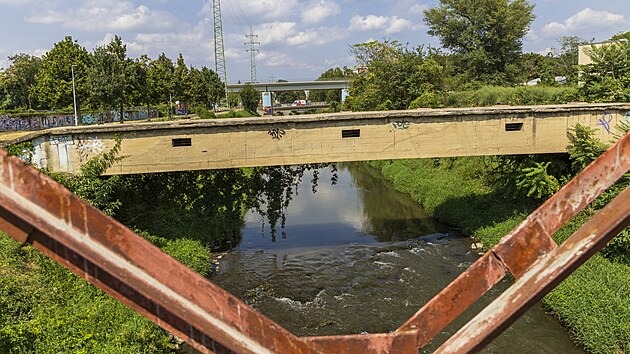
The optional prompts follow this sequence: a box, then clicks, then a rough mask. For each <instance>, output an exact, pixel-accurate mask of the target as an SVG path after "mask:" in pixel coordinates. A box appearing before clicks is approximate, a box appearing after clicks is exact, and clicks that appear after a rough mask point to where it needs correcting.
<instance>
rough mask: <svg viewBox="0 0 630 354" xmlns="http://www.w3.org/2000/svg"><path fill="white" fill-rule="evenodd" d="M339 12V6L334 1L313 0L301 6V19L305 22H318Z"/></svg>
mask: <svg viewBox="0 0 630 354" xmlns="http://www.w3.org/2000/svg"><path fill="white" fill-rule="evenodd" d="M339 13H341V8H340V7H339V5H337V4H336V3H335V2H334V1H330V0H313V1H311V2H310V3H308V4H306V5H305V6H304V7H303V9H302V21H303V22H304V23H306V24H313V23H319V22H321V21H323V20H325V19H326V18H328V17H331V16H335V15H338V14H339Z"/></svg>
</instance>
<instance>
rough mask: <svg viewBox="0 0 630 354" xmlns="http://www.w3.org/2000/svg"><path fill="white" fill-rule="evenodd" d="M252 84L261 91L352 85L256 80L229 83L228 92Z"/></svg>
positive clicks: (346, 82)
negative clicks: (246, 82) (248, 82)
mask: <svg viewBox="0 0 630 354" xmlns="http://www.w3.org/2000/svg"><path fill="white" fill-rule="evenodd" d="M247 85H251V86H252V87H254V88H255V89H256V91H260V92H270V91H271V92H278V91H302V90H343V89H348V88H349V87H350V82H349V81H346V80H330V81H324V80H321V81H295V82H255V83H250V84H228V85H227V90H228V92H240V91H241V90H242V89H243V88H244V87H245V86H247Z"/></svg>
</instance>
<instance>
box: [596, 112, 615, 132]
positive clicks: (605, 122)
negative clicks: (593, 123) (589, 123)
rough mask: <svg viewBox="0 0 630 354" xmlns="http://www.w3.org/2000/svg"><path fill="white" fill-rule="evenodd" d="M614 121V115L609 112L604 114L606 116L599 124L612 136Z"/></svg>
mask: <svg viewBox="0 0 630 354" xmlns="http://www.w3.org/2000/svg"><path fill="white" fill-rule="evenodd" d="M606 118H608V120H606ZM612 120H613V115H612V114H611V113H609V112H606V113H604V116H603V117H601V118H600V119H599V123H598V124H599V125H601V126H602V127H604V129H606V131H607V132H608V134H612V132H611V131H610V123H611V122H612Z"/></svg>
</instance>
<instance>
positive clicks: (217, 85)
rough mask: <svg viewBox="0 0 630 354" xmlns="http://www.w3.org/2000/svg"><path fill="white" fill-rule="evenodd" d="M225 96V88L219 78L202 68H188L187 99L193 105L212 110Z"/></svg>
mask: <svg viewBox="0 0 630 354" xmlns="http://www.w3.org/2000/svg"><path fill="white" fill-rule="evenodd" d="M224 94H225V87H224V86H223V83H222V82H221V79H220V78H219V76H218V75H217V74H216V73H215V72H214V71H212V70H210V69H208V68H207V67H206V66H203V67H202V68H201V70H199V69H197V68H194V67H193V68H190V73H189V87H188V94H187V95H188V97H190V100H191V102H192V103H193V104H195V105H199V106H202V107H204V108H205V109H211V108H214V107H215V105H216V104H217V103H218V102H219V101H220V100H221V98H222V97H223V96H224Z"/></svg>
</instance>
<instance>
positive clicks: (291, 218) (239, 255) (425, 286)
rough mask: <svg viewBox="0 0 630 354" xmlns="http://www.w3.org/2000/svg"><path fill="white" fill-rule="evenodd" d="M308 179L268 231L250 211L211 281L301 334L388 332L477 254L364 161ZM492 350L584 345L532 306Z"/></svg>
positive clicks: (542, 350) (449, 330)
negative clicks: (282, 221)
mask: <svg viewBox="0 0 630 354" xmlns="http://www.w3.org/2000/svg"><path fill="white" fill-rule="evenodd" d="M319 171H320V175H319V177H320V183H319V185H318V186H317V192H316V193H312V192H311V185H310V184H309V181H308V178H305V180H306V181H304V182H302V183H301V184H300V185H299V186H298V192H299V193H298V195H297V196H294V198H293V200H292V201H291V202H290V204H289V207H288V209H287V210H286V225H285V228H284V229H281V230H278V233H279V234H280V235H279V236H278V237H272V236H271V235H270V233H271V231H270V229H269V227H268V225H266V224H265V223H263V218H262V217H261V216H260V215H259V214H257V213H256V212H254V211H250V212H248V214H247V215H246V218H245V219H246V225H245V227H244V229H243V235H242V236H243V240H242V242H241V244H240V245H239V246H238V247H236V248H235V249H233V250H231V251H230V252H229V253H227V254H226V255H225V256H224V257H223V259H222V260H221V262H220V265H219V267H218V269H217V272H216V273H215V274H214V276H213V278H212V280H213V281H215V282H216V283H218V284H219V285H221V286H222V287H224V288H225V289H226V290H228V291H230V292H231V293H232V294H234V295H236V296H238V297H239V298H241V299H243V300H244V301H245V302H247V303H248V304H250V305H251V306H253V307H254V308H256V309H257V310H258V311H260V312H262V313H263V314H265V315H266V316H268V317H270V318H271V319H273V320H275V321H276V322H278V323H279V324H281V325H282V326H284V327H285V328H287V329H288V330H289V331H291V332H293V333H295V334H297V335H308V336H317V335H335V334H356V333H378V332H390V331H393V330H395V329H396V328H397V327H398V326H400V325H401V324H402V323H403V322H405V320H407V319H408V318H409V317H410V316H411V315H413V314H414V313H415V312H416V311H417V310H418V309H419V308H420V307H422V305H423V304H425V303H426V302H427V301H428V300H429V299H431V298H432V297H433V296H434V295H435V294H436V293H437V292H438V291H440V290H441V289H442V288H444V287H445V286H446V285H448V283H449V282H450V281H451V280H453V279H454V278H455V277H457V275H458V274H460V273H461V272H463V271H464V270H465V269H466V268H467V267H468V266H469V265H470V264H471V263H472V262H474V261H475V260H476V259H477V258H478V257H479V256H478V255H477V254H476V253H474V252H473V251H471V248H470V245H471V241H470V240H469V239H468V238H466V237H462V236H461V235H459V234H458V233H457V232H456V231H454V230H449V229H448V227H446V226H445V225H441V224H439V223H437V222H435V221H434V220H432V219H431V218H429V217H428V216H427V215H426V213H425V212H424V210H423V209H422V208H421V207H420V206H419V205H418V203H416V202H415V201H413V200H412V199H411V198H410V197H409V196H408V195H406V194H403V193H400V192H397V191H395V190H394V189H393V188H392V187H391V185H390V184H389V183H388V182H387V181H385V180H384V179H383V178H382V176H381V175H380V173H379V172H378V171H376V170H374V169H372V168H370V167H369V166H367V165H365V164H351V165H349V166H346V167H343V168H341V169H340V170H339V171H336V172H335V178H334V179H335V180H336V184H334V185H333V184H332V183H330V182H329V181H330V179H331V178H332V175H331V174H332V172H330V171H329V170H328V169H320V170H319ZM507 286H509V282H508V281H507V280H506V281H503V282H502V283H500V284H499V285H497V287H495V289H492V290H491V291H490V292H489V294H488V295H487V296H486V297H484V298H483V299H482V300H480V301H478V303H477V304H475V306H473V307H472V308H471V309H470V310H469V311H468V312H467V313H466V314H465V315H464V316H463V318H461V319H459V320H458V321H457V322H456V323H454V324H453V325H451V326H450V327H449V328H447V329H446V330H445V332H443V333H442V334H440V335H439V336H438V337H436V339H435V340H434V341H433V342H432V343H430V344H429V346H427V347H425V348H423V349H422V350H421V352H429V351H431V350H432V349H435V348H436V347H437V346H438V345H439V343H440V342H442V341H444V340H445V339H446V338H448V336H449V335H451V334H453V333H454V332H455V331H456V330H457V328H459V327H460V326H461V325H462V324H463V323H465V321H467V319H469V318H471V317H472V316H473V315H474V313H476V312H478V311H479V310H480V309H481V308H483V306H485V305H486V304H487V303H488V302H489V301H490V300H491V299H492V298H494V297H496V296H497V295H498V294H500V292H501V290H502V289H505V288H506V287H507ZM486 352H488V353H581V352H582V351H581V350H579V349H578V348H576V347H575V346H574V344H573V343H572V342H571V339H570V336H569V334H568V333H567V332H566V330H565V329H564V328H563V327H562V326H561V325H560V324H559V323H558V322H557V321H556V320H555V319H554V318H552V317H551V316H549V315H547V314H545V313H544V311H543V309H542V308H541V307H540V306H536V307H535V308H533V309H532V310H530V311H529V312H528V313H527V314H526V315H525V316H523V317H522V318H521V319H520V320H519V321H518V322H517V323H515V324H514V325H513V326H512V327H511V328H509V329H508V330H507V331H506V332H504V333H503V334H502V335H501V336H500V337H499V338H498V339H496V340H495V341H494V342H493V343H492V344H491V345H490V346H489V347H488V348H486Z"/></svg>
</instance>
